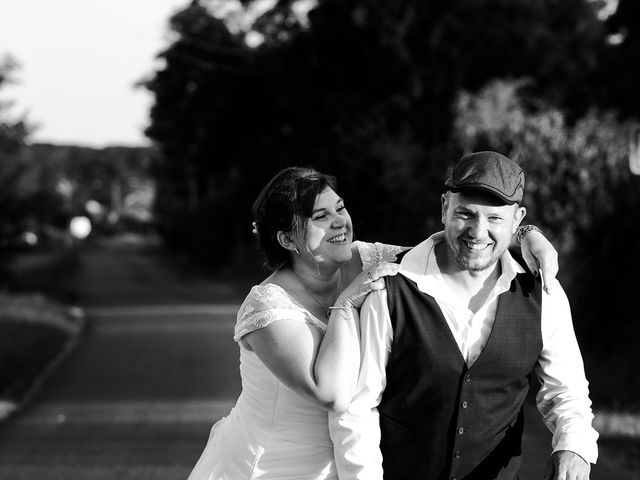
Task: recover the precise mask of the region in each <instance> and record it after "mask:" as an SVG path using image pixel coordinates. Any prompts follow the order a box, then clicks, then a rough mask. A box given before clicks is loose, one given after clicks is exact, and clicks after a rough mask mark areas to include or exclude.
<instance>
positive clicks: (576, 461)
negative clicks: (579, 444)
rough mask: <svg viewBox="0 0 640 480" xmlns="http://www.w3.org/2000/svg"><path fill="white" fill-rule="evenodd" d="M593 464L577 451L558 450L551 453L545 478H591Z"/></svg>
mask: <svg viewBox="0 0 640 480" xmlns="http://www.w3.org/2000/svg"><path fill="white" fill-rule="evenodd" d="M590 472H591V465H590V464H589V462H587V461H585V460H584V459H583V458H582V457H581V456H580V455H578V454H577V453H573V452H571V451H569V450H558V451H557V452H555V453H554V454H553V455H551V460H550V461H549V464H548V465H547V471H546V472H545V474H544V480H589V473H590Z"/></svg>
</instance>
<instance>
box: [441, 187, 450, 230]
mask: <svg viewBox="0 0 640 480" xmlns="http://www.w3.org/2000/svg"><path fill="white" fill-rule="evenodd" d="M447 208H449V195H447V194H446V193H443V194H442V195H441V196H440V220H441V221H442V224H443V225H444V222H445V220H446V218H447Z"/></svg>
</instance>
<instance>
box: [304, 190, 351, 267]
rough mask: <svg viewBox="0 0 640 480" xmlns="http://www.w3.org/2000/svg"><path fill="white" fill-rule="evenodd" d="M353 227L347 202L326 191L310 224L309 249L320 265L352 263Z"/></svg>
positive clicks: (308, 232)
mask: <svg viewBox="0 0 640 480" xmlns="http://www.w3.org/2000/svg"><path fill="white" fill-rule="evenodd" d="M352 240H353V227H352V224H351V217H350V216H349V212H347V209H346V208H345V206H344V200H342V198H340V197H339V196H338V194H337V193H336V192H334V191H333V190H332V189H331V188H326V189H325V190H324V191H323V192H322V193H321V194H320V195H318V197H317V198H316V201H315V203H314V205H313V212H312V214H311V218H309V219H308V220H307V237H306V245H307V249H308V251H309V252H310V253H311V255H312V256H313V258H314V259H315V261H316V262H317V263H322V262H336V263H344V262H347V261H349V260H350V259H351V243H352Z"/></svg>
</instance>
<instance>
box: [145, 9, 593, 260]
mask: <svg viewBox="0 0 640 480" xmlns="http://www.w3.org/2000/svg"><path fill="white" fill-rule="evenodd" d="M245 3H247V4H248V3H251V2H245ZM296 3H297V2H296V1H294V0H291V1H285V0H283V1H280V2H277V3H276V5H275V6H274V7H273V8H272V9H271V10H269V11H267V12H266V13H265V14H264V15H262V16H261V17H260V18H259V19H257V21H256V22H254V23H253V24H252V25H250V26H249V27H248V28H247V29H245V30H238V29H232V28H231V27H230V23H229V22H228V21H226V20H225V19H224V18H222V19H219V18H216V17H214V16H213V15H211V13H210V12H209V10H207V9H206V8H205V6H204V5H206V2H202V3H200V2H192V3H191V4H190V5H189V6H188V7H187V8H185V10H184V11H182V12H179V13H178V14H177V15H175V16H174V17H173V18H172V19H171V22H170V25H171V27H172V29H173V30H174V32H176V34H177V37H176V41H175V42H174V43H173V44H172V45H171V46H170V47H169V48H168V49H167V50H166V51H164V52H163V53H162V54H161V57H162V58H163V59H164V60H165V62H166V63H165V66H164V68H162V69H160V70H158V71H157V72H155V74H154V75H153V77H152V78H151V79H150V80H149V81H148V82H147V86H148V88H149V89H150V90H151V91H152V92H153V94H154V95H155V98H156V102H155V105H154V107H153V109H152V111H151V125H150V127H149V129H148V131H147V133H148V135H149V136H150V138H152V139H153V140H154V141H155V142H156V143H157V144H158V146H159V150H160V152H161V153H162V155H163V160H162V162H161V163H160V165H159V169H158V171H157V174H158V182H159V185H160V189H161V191H162V193H161V195H160V198H161V202H162V203H161V204H159V205H158V208H159V209H160V212H159V213H160V214H161V218H163V219H164V221H163V225H164V227H165V231H166V232H167V236H171V237H172V238H174V239H175V241H176V243H180V242H182V243H184V242H193V241H194V239H196V238H197V239H198V241H200V242H201V243H202V245H201V247H199V248H200V250H201V251H204V252H207V251H210V250H217V249H224V248H228V247H227V246H226V245H223V244H222V243H220V238H221V236H220V234H219V232H215V231H214V230H212V228H213V227H211V228H209V229H208V230H207V227H202V224H203V223H205V222H206V221H207V219H208V218H211V216H218V217H220V218H224V219H225V225H226V231H225V237H226V238H229V237H230V238H232V239H233V244H235V245H243V244H246V243H247V242H248V241H249V239H250V235H249V228H248V227H247V226H248V225H249V224H250V219H249V207H250V204H251V201H252V199H253V198H254V197H255V196H256V195H257V192H258V190H259V188H260V186H261V185H262V184H264V182H265V181H266V180H267V179H268V178H269V177H270V176H271V175H273V174H274V173H275V171H276V170H278V169H279V168H282V167H284V166H288V165H293V164H304V165H311V166H315V167H317V168H319V169H321V170H324V171H327V172H329V173H333V174H335V175H336V176H337V177H338V179H339V181H340V185H341V193H342V194H343V196H345V197H346V198H347V201H348V205H349V208H350V209H351V212H352V214H353V216H354V218H355V219H356V222H357V225H356V228H357V233H358V235H359V236H360V237H361V238H365V239H367V238H377V239H383V240H386V241H390V242H398V243H403V244H410V243H413V242H415V241H417V240H419V239H420V238H422V237H423V236H424V235H425V233H427V232H428V231H432V229H433V228H436V227H437V226H438V220H437V211H436V210H437V208H436V207H434V205H437V196H438V195H439V193H440V185H441V184H442V179H443V177H444V172H445V169H446V166H447V165H448V164H449V163H451V162H452V161H453V160H455V159H456V158H457V157H458V154H459V152H460V149H459V148H458V146H457V145H456V144H455V143H453V142H452V141H451V128H452V124H453V121H454V116H453V109H452V105H453V103H454V101H455V99H456V97H457V95H458V92H459V91H460V90H467V91H470V92H475V91H477V90H478V89H480V88H482V86H484V85H485V84H486V83H487V82H488V81H491V80H493V79H495V78H505V77H506V78H509V77H513V78H520V77H528V78H529V79H530V83H529V84H528V88H529V90H530V91H531V93H532V96H531V98H536V99H541V100H542V101H547V102H551V103H552V104H554V105H556V106H557V107H558V108H562V109H563V111H564V112H566V120H567V122H569V123H571V122H573V121H574V120H575V119H576V118H579V117H581V116H582V115H584V113H585V112H586V111H587V110H588V106H589V105H591V104H592V103H593V102H594V101H595V100H594V98H595V96H596V92H595V90H594V88H595V87H594V84H595V82H596V79H597V75H596V73H597V69H598V61H597V59H598V58H599V57H598V55H599V52H600V49H601V47H602V45H604V38H605V31H604V28H603V23H602V21H601V20H600V19H599V18H598V16H597V12H598V5H599V3H598V2H595V1H589V0H545V1H539V0H535V1H534V0H516V1H513V0H481V1H476V2H467V1H463V0H453V1H446V2H445V1H434V2H420V1H417V0H406V1H400V2H383V1H382V0H321V1H319V2H318V4H317V6H316V7H315V8H314V9H313V10H311V11H310V12H309V15H308V20H304V19H300V17H299V16H298V15H297V14H296V11H295V6H296ZM250 34H257V35H261V36H262V38H263V39H264V41H263V43H262V44H259V45H258V44H257V43H252V44H251V45H249V44H248V43H247V39H248V38H249V36H250ZM230 204H233V205H234V207H235V208H234V212H233V214H230V213H231V212H228V210H227V207H228V205H230ZM380 219H384V222H381V221H380ZM227 221H228V222H229V223H226V222H227ZM195 224H200V226H199V227H198V229H197V234H196V232H194V231H193V229H192V228H191V226H193V225H195ZM200 239H201V240H200ZM227 245H228V243H227ZM190 248H195V246H193V245H192V246H191V247H190ZM216 261H219V260H218V259H216Z"/></svg>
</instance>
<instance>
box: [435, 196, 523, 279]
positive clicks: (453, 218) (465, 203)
mask: <svg viewBox="0 0 640 480" xmlns="http://www.w3.org/2000/svg"><path fill="white" fill-rule="evenodd" d="M525 214H526V210H525V209H524V208H523V207H519V206H518V205H516V204H514V205H505V204H504V203H501V202H500V201H499V200H498V199H497V198H496V197H494V196H492V195H490V194H485V193H483V192H465V193H461V192H459V193H453V192H449V193H447V194H445V195H443V197H442V221H443V223H444V232H445V238H446V241H447V247H448V250H449V254H450V256H451V258H453V259H454V260H455V262H456V264H457V265H458V267H459V268H461V269H462V270H467V271H470V272H479V271H482V270H486V269H488V268H490V267H492V266H493V265H495V264H496V262H497V261H498V259H499V258H500V256H501V255H502V254H503V253H504V252H505V250H506V249H507V248H508V247H509V244H510V243H511V237H512V235H513V234H514V233H515V231H516V228H518V225H520V222H521V221H522V219H523V218H524V216H525Z"/></svg>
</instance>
